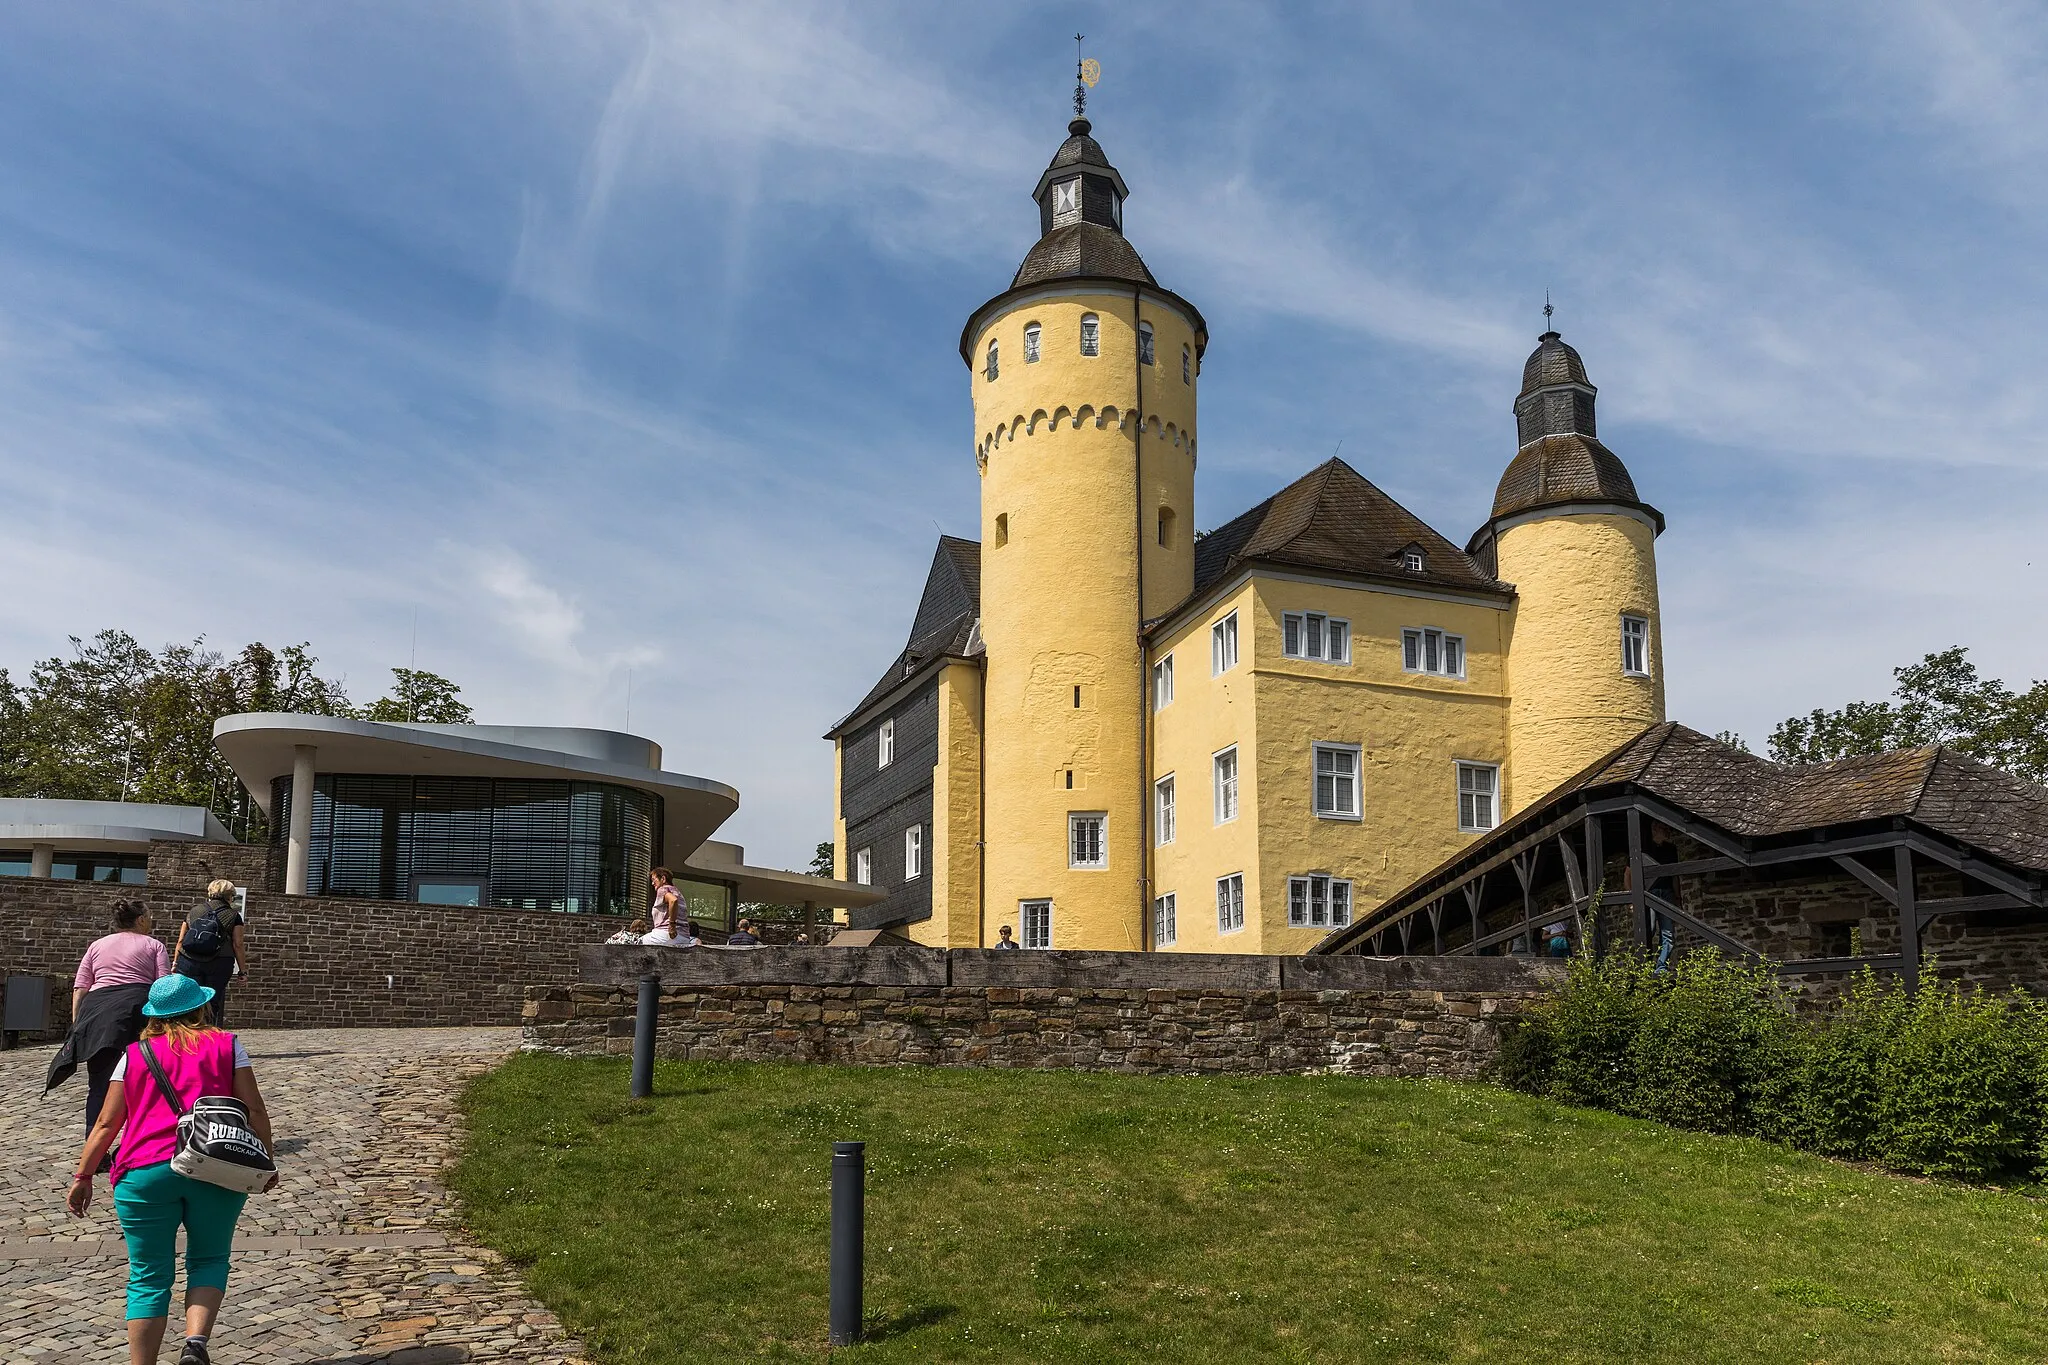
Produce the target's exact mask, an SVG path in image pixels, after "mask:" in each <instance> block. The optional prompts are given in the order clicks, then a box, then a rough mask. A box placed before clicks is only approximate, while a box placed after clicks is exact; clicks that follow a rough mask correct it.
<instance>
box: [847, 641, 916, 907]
mask: <svg viewBox="0 0 2048 1365" xmlns="http://www.w3.org/2000/svg"><path fill="white" fill-rule="evenodd" d="M885 721H893V722H894V723H895V727H896V732H895V733H896V750H895V758H894V759H893V761H891V762H890V764H889V766H888V767H886V768H884V767H882V766H881V765H880V761H879V760H880V755H881V740H880V736H881V730H882V725H883V723H884V722H885ZM843 743H844V746H845V747H844V749H843V751H842V756H841V760H840V782H841V791H840V797H839V810H840V814H841V816H842V817H843V818H844V819H845V821H846V856H847V860H848V864H849V865H848V867H847V875H848V876H849V877H851V876H852V875H853V869H852V866H851V863H852V858H853V854H854V851H855V850H856V849H861V848H868V849H872V850H873V859H874V860H873V864H872V866H871V875H872V876H873V879H874V885H876V886H878V887H884V888H887V890H888V892H889V896H888V899H886V900H883V901H879V902H877V903H876V904H874V905H870V906H866V907H864V908H862V909H858V910H855V911H852V912H851V913H852V915H853V920H852V923H853V926H854V927H855V928H857V929H871V928H877V927H879V926H882V925H886V924H899V923H903V922H905V921H907V920H913V919H925V918H928V917H929V916H930V915H931V912H932V899H931V898H932V892H931V885H932V879H931V850H932V843H931V827H932V769H933V767H934V766H935V765H936V764H937V763H938V761H939V683H938V677H937V675H936V674H934V675H932V676H931V677H930V678H928V679H927V680H926V681H925V683H924V684H923V686H921V687H919V688H918V689H917V691H915V692H913V693H912V694H911V695H910V696H908V697H905V698H903V699H902V700H900V701H898V702H896V703H895V704H894V705H892V706H890V707H889V708H888V709H887V710H885V711H881V712H878V713H877V714H876V715H874V716H873V717H871V718H870V719H868V720H867V721H865V722H864V723H863V724H862V725H861V726H860V728H859V729H857V730H855V731H853V732H852V733H851V734H849V735H847V736H846V737H845V739H844V741H843ZM912 825H922V826H923V827H924V830H925V873H924V875H923V876H921V877H919V878H917V879H916V880H915V881H906V880H905V879H904V876H903V832H904V831H905V830H907V829H909V828H910V827H911V826H912Z"/></svg>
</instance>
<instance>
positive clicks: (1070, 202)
mask: <svg viewBox="0 0 2048 1365" xmlns="http://www.w3.org/2000/svg"><path fill="white" fill-rule="evenodd" d="M1080 221H1081V177H1080V176H1078V175H1077V176H1075V177H1074V178H1073V179H1072V180H1062V181H1061V182H1060V183H1059V184H1057V185H1054V186H1053V187H1052V225H1053V226H1054V227H1056V228H1057V227H1065V226H1067V225H1068V224H1069V223H1078V222H1080Z"/></svg>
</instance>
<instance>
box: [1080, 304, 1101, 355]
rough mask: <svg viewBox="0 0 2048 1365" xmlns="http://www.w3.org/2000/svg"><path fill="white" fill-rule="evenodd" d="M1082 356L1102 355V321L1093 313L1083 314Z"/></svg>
mask: <svg viewBox="0 0 2048 1365" xmlns="http://www.w3.org/2000/svg"><path fill="white" fill-rule="evenodd" d="M1081 354H1082V355H1101V354H1102V319H1101V318H1098V317H1096V316H1095V314H1093V313H1083V314H1081Z"/></svg>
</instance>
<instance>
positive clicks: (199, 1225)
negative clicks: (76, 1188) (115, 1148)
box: [114, 1161, 249, 1318]
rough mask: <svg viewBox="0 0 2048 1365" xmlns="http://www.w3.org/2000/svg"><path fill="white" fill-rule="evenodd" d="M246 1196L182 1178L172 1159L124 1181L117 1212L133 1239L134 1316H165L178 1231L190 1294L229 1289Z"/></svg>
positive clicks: (174, 1271)
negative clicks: (181, 1234)
mask: <svg viewBox="0 0 2048 1365" xmlns="http://www.w3.org/2000/svg"><path fill="white" fill-rule="evenodd" d="M248 1202H249V1196H248V1195H246V1194H237V1193H235V1192H234V1191H233V1190H224V1189H222V1188H221V1187H220V1186H218V1185H209V1184H207V1183H206V1182H205V1181H203V1180H192V1179H189V1178H187V1177H185V1176H182V1175H179V1174H178V1173H177V1172H176V1171H174V1170H172V1169H171V1163H170V1162H168V1161H166V1162H163V1163H162V1164H160V1165H156V1166H144V1167H143V1168H141V1169H140V1170H135V1171H130V1172H128V1174H127V1175H125V1176H122V1177H121V1183H120V1184H118V1185H116V1186H115V1187H114V1212H115V1214H117V1215H118V1216H119V1217H120V1219H121V1235H122V1236H124V1237H126V1238H127V1239H128V1316H129V1317H130V1318H164V1317H169V1316H170V1313H171V1289H172V1287H173V1286H174V1285H175V1284H176V1282H177V1279H178V1228H179V1226H180V1225H183V1227H184V1229H185V1292H186V1293H188V1294H189V1293H191V1292H192V1291H193V1290H195V1289H226V1288H227V1287H228V1253H229V1252H230V1251H232V1250H233V1249H234V1245H235V1220H236V1219H238V1218H240V1217H241V1216H242V1205H244V1204H246V1203H248Z"/></svg>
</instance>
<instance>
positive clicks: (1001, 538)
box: [996, 512, 1010, 550]
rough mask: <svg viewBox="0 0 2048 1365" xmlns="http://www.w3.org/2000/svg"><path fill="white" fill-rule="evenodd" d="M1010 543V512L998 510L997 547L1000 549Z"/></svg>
mask: <svg viewBox="0 0 2048 1365" xmlns="http://www.w3.org/2000/svg"><path fill="white" fill-rule="evenodd" d="M1009 543H1010V514H1009V513H1008V512H998V513H996V548H997V549H999V550H1000V549H1001V548H1002V547H1003V546H1005V545H1008V544H1009Z"/></svg>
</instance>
